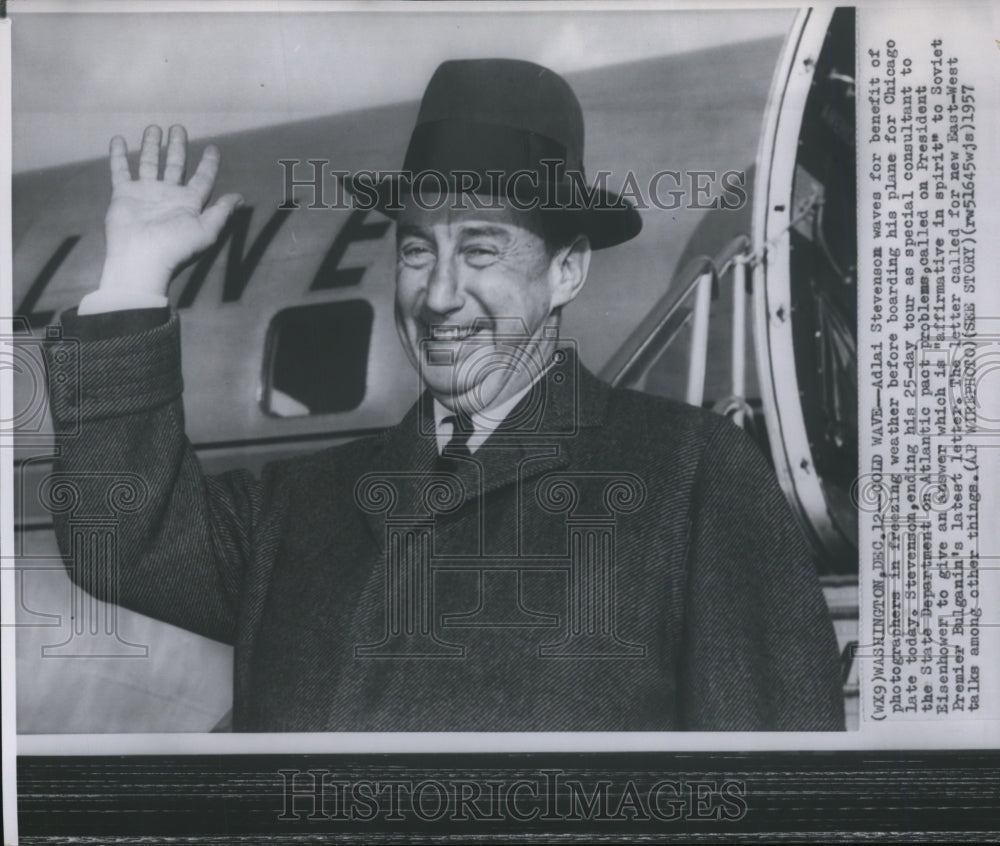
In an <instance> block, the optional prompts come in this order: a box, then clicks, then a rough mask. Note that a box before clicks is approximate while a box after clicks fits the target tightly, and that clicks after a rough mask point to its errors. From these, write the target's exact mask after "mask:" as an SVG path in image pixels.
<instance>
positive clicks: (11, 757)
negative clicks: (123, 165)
mask: <svg viewBox="0 0 1000 846" xmlns="http://www.w3.org/2000/svg"><path fill="white" fill-rule="evenodd" d="M10 36H11V22H10V19H9V18H8V19H4V20H0V80H4V79H6V80H7V82H6V84H3V83H0V332H2V333H4V334H6V333H8V332H10V330H11V326H10V323H11V320H10V315H11V314H12V313H13V311H14V308H13V299H12V297H13V280H14V267H13V243H12V239H11V237H10V232H11V227H12V221H13V218H12V208H11V203H12V200H11V154H12V146H11V145H12V140H11V131H10V127H11V118H12V115H11V97H12V88H13V82H12V77H11V66H12V60H11V47H10V44H11V37H10ZM13 402H14V374H13V372H12V371H11V369H10V368H9V367H0V421H2V420H5V419H7V417H8V412H9V410H10V409H12V408H13ZM13 446H14V438H13V432H12V431H11V432H5V431H3V429H2V423H0V565H2V567H0V620H4V621H6V620H13V619H14V612H15V601H14V600H15V591H16V582H15V577H16V574H15V572H14V570H13V568H11V567H9V566H7V564H8V562H11V561H13V559H14V504H13V497H14V452H13ZM0 677H2V679H3V684H2V700H0V708H2V718H0V726H2V730H3V740H4V743H3V758H2V773H3V775H2V783H3V828H4V836H5V839H7V840H9V842H11V843H16V842H17V790H16V784H17V752H18V739H17V690H16V679H17V657H16V654H15V650H14V627H13V626H0Z"/></svg>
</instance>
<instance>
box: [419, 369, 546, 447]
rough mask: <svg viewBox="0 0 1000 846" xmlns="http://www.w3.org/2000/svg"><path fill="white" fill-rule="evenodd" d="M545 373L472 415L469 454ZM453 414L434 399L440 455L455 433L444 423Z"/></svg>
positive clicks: (435, 426) (435, 424) (449, 422)
mask: <svg viewBox="0 0 1000 846" xmlns="http://www.w3.org/2000/svg"><path fill="white" fill-rule="evenodd" d="M547 369H548V368H546V370H545V371H542V372H541V373H539V374H538V375H537V376H535V378H534V379H532V380H531V382H530V383H529V384H528V385H526V386H525V387H523V388H521V390H520V391H518V392H517V393H516V394H513V395H512V396H510V397H508V398H507V399H505V400H504V401H503V402H501V403H497V404H496V405H492V406H490V407H489V408H485V409H483V410H482V411H477V412H476V413H475V414H473V415H472V428H473V433H472V435H471V437H470V438H469V441H468V443H467V444H466V446H468V448H469V452H475V451H476V450H477V449H479V447H481V446H482V445H483V443H485V441H486V439H487V438H488V437H489V436H490V435H492V434H493V432H494V431H495V430H496V428H497V427H498V426H499V425H500V424H501V423H502V422H503V421H504V418H506V416H507V415H508V414H509V413H510V412H511V411H513V409H514V406H515V405H517V404H518V403H519V402H520V401H521V400H522V399H523V398H524V397H525V395H526V394H527V393H528V391H530V390H531V389H532V388H533V387H534V386H535V382H537V381H538V380H539V379H541V378H542V376H544V375H545V372H546V371H547ZM454 413H455V412H453V411H451V410H449V409H447V408H445V407H444V406H443V405H441V403H439V402H438V401H437V400H436V399H435V400H434V431H435V433H436V436H437V449H438V454H439V455H440V454H441V453H442V452H443V451H444V448H445V446H447V444H448V441H450V440H451V436H452V434H453V433H454V431H455V426H454V424H453V423H452V422H451V421H450V420H449V421H447V422H445V419H444V418H445V417H450V416H451V415H453V414H454Z"/></svg>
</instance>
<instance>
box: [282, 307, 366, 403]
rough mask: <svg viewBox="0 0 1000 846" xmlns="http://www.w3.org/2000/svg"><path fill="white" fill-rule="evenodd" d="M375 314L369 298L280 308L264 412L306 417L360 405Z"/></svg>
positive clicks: (363, 392)
mask: <svg viewBox="0 0 1000 846" xmlns="http://www.w3.org/2000/svg"><path fill="white" fill-rule="evenodd" d="M374 314H375V313H374V311H373V309H372V307H371V304H370V303H369V302H368V301H367V300H342V301H340V302H334V303H319V304H317V305H308V306H297V307H295V308H288V309H285V310H284V311H280V312H278V314H276V315H275V316H274V319H273V320H272V321H271V326H270V328H269V329H268V339H267V344H266V347H265V349H266V353H265V355H266V359H265V368H264V376H265V379H264V396H263V400H262V405H263V408H264V411H265V412H266V413H268V414H272V415H274V416H276V417H302V416H304V415H307V414H329V413H331V412H337V411H351V410H352V409H355V408H357V407H358V406H359V405H361V401H362V400H363V399H364V396H365V383H366V376H367V372H368V347H369V342H370V340H371V333H372V320H373V319H374Z"/></svg>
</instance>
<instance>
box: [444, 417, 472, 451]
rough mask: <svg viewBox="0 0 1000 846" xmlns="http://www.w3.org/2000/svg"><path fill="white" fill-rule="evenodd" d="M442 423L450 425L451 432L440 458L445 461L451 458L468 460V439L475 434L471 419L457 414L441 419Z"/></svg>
mask: <svg viewBox="0 0 1000 846" xmlns="http://www.w3.org/2000/svg"><path fill="white" fill-rule="evenodd" d="M441 422H442V423H451V426H452V431H451V437H450V438H449V439H448V443H446V444H445V445H444V451H443V452H442V454H441V457H442V458H443V459H444V460H445V461H447V460H449V459H451V458H470V457H471V456H472V450H470V449H469V438H471V437H472V436H473V434H474V433H475V429H474V428H473V425H472V418H471V417H470V416H469V415H468V414H464V413H462V412H458V413H457V414H449V415H448V416H447V417H444V418H442V420H441Z"/></svg>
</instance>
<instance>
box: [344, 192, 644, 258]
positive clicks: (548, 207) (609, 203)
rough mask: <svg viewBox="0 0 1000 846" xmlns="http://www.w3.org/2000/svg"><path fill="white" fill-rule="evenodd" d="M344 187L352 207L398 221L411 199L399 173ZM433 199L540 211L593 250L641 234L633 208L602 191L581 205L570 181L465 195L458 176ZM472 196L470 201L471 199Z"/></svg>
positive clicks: (467, 193)
mask: <svg viewBox="0 0 1000 846" xmlns="http://www.w3.org/2000/svg"><path fill="white" fill-rule="evenodd" d="M344 184H345V187H346V188H347V190H348V191H350V192H351V194H353V195H354V198H355V201H354V204H353V207H354V208H357V209H374V210H377V211H379V212H381V213H382V214H384V215H386V216H387V217H389V218H392V219H395V218H396V217H398V216H399V213H400V212H401V211H402V210H403V208H404V204H405V203H406V202H407V201H409V200H410V199H411V198H412V196H413V191H412V187H411V185H410V184H409V183H408V182H407V181H405V180H402V179H401V177H400V175H399V174H396V173H393V174H384V175H381V178H380V179H378V180H371V179H367V178H365V179H361V178H359V177H357V176H354V175H350V176H347V177H346V178H345V179H344ZM433 187H434V189H435V191H434V193H435V194H441V195H445V196H449V197H453V196H457V195H465V196H467V199H465V200H463V201H462V207H463V208H484V209H488V208H490V207H491V204H492V207H493V208H497V206H496V205H495V204H496V202H497V200H500V201H506V202H507V203H511V202H514V203H516V205H515V208H518V209H524V210H527V209H529V208H537V209H539V210H540V211H541V212H543V213H544V214H546V215H548V216H552V217H558V218H559V220H560V223H561V225H563V226H565V227H566V229H567V230H568V231H572V232H574V234H576V233H578V234H581V235H586V236H587V238H588V239H589V240H590V246H591V247H592V248H593V249H595V250H601V249H605V248H607V247H614V246H617V245H618V244H624V243H625V242H626V241H629V240H631V239H632V238H634V237H635V236H636V235H638V234H639V232H640V231H642V216H641V215H640V214H639V212H638V210H637V209H636V208H635V206H633V205H632V203H630V202H629V201H628V200H626V199H625V198H624V197H620V196H618V195H617V194H614V193H612V192H610V191H606V190H604V189H603V188H602V187H601V186H593V187H592V188H588V189H587V191H588V195H587V197H586V199H587V202H586V203H582V202H580V192H579V190H578V189H577V190H574V188H575V186H573V185H572V184H571V183H570V182H569V181H563V182H560V183H546V182H541V183H540V184H538V185H532V186H530V187H527V188H526V187H525V186H518V188H519V190H517V191H516V193H514V194H512V193H511V192H510V191H508V190H503V188H502V189H501V190H500V191H499V192H497V191H489V190H471V191H470V190H465V189H462V188H460V187H459V186H458V185H457V183H456V180H455V178H454V177H452V176H449V177H447V178H442V179H436V180H435V181H434V182H433ZM470 195H472V196H470ZM446 203H447V200H445V201H444V202H440V200H439V201H438V202H437V204H436V205H434V206H428V208H441V207H443V206H444V205H445V204H446Z"/></svg>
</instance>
